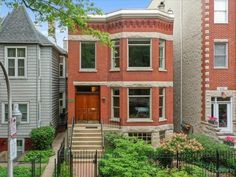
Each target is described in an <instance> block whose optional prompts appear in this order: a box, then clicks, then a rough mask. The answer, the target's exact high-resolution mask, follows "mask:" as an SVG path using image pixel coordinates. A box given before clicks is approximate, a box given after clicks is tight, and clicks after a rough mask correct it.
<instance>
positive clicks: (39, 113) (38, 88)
mask: <svg viewBox="0 0 236 177" xmlns="http://www.w3.org/2000/svg"><path fill="white" fill-rule="evenodd" d="M40 64H41V63H40V47H39V46H37V79H36V80H37V124H36V125H37V127H40V124H41V123H40V122H41V120H40V119H41V106H40V102H41V100H40V95H41V93H40V87H41V86H40V79H41V78H40V77H41V73H40V72H41V69H40Z"/></svg>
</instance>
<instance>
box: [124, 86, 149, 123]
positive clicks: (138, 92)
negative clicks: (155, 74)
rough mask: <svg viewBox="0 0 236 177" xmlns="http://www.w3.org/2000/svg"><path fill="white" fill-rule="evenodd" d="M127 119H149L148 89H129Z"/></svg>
mask: <svg viewBox="0 0 236 177" xmlns="http://www.w3.org/2000/svg"><path fill="white" fill-rule="evenodd" d="M128 97H129V98H128V99H129V101H128V105H129V118H130V119H143V118H144V119H150V117H151V115H150V112H151V111H150V109H151V107H150V105H151V99H150V97H151V96H150V89H129V96H128Z"/></svg>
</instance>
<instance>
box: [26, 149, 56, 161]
mask: <svg viewBox="0 0 236 177" xmlns="http://www.w3.org/2000/svg"><path fill="white" fill-rule="evenodd" d="M54 154H55V152H54V151H53V149H49V150H42V151H40V150H32V151H29V152H27V153H26V155H25V157H24V159H23V161H24V162H31V161H33V160H34V159H38V158H39V157H40V158H41V162H42V163H47V162H48V160H49V158H50V157H51V156H53V155H54Z"/></svg>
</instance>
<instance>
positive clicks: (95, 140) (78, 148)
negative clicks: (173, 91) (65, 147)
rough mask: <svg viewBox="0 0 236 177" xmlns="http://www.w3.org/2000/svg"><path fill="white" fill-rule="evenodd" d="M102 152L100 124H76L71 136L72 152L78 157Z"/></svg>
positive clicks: (92, 155) (91, 155)
mask: <svg viewBox="0 0 236 177" xmlns="http://www.w3.org/2000/svg"><path fill="white" fill-rule="evenodd" d="M96 151H97V152H98V155H99V156H100V155H101V154H102V152H103V147H102V134H101V126H100V124H76V125H75V127H74V130H73V136H72V153H73V155H74V156H76V157H78V158H87V157H91V158H92V157H94V155H95V153H96Z"/></svg>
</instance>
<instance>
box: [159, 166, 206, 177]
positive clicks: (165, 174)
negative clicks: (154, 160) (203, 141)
mask: <svg viewBox="0 0 236 177" xmlns="http://www.w3.org/2000/svg"><path fill="white" fill-rule="evenodd" d="M202 176H204V172H203V170H202V169H200V168H199V167H193V168H183V169H181V170H178V169H172V170H169V169H160V170H158V172H157V174H156V177H202Z"/></svg>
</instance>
